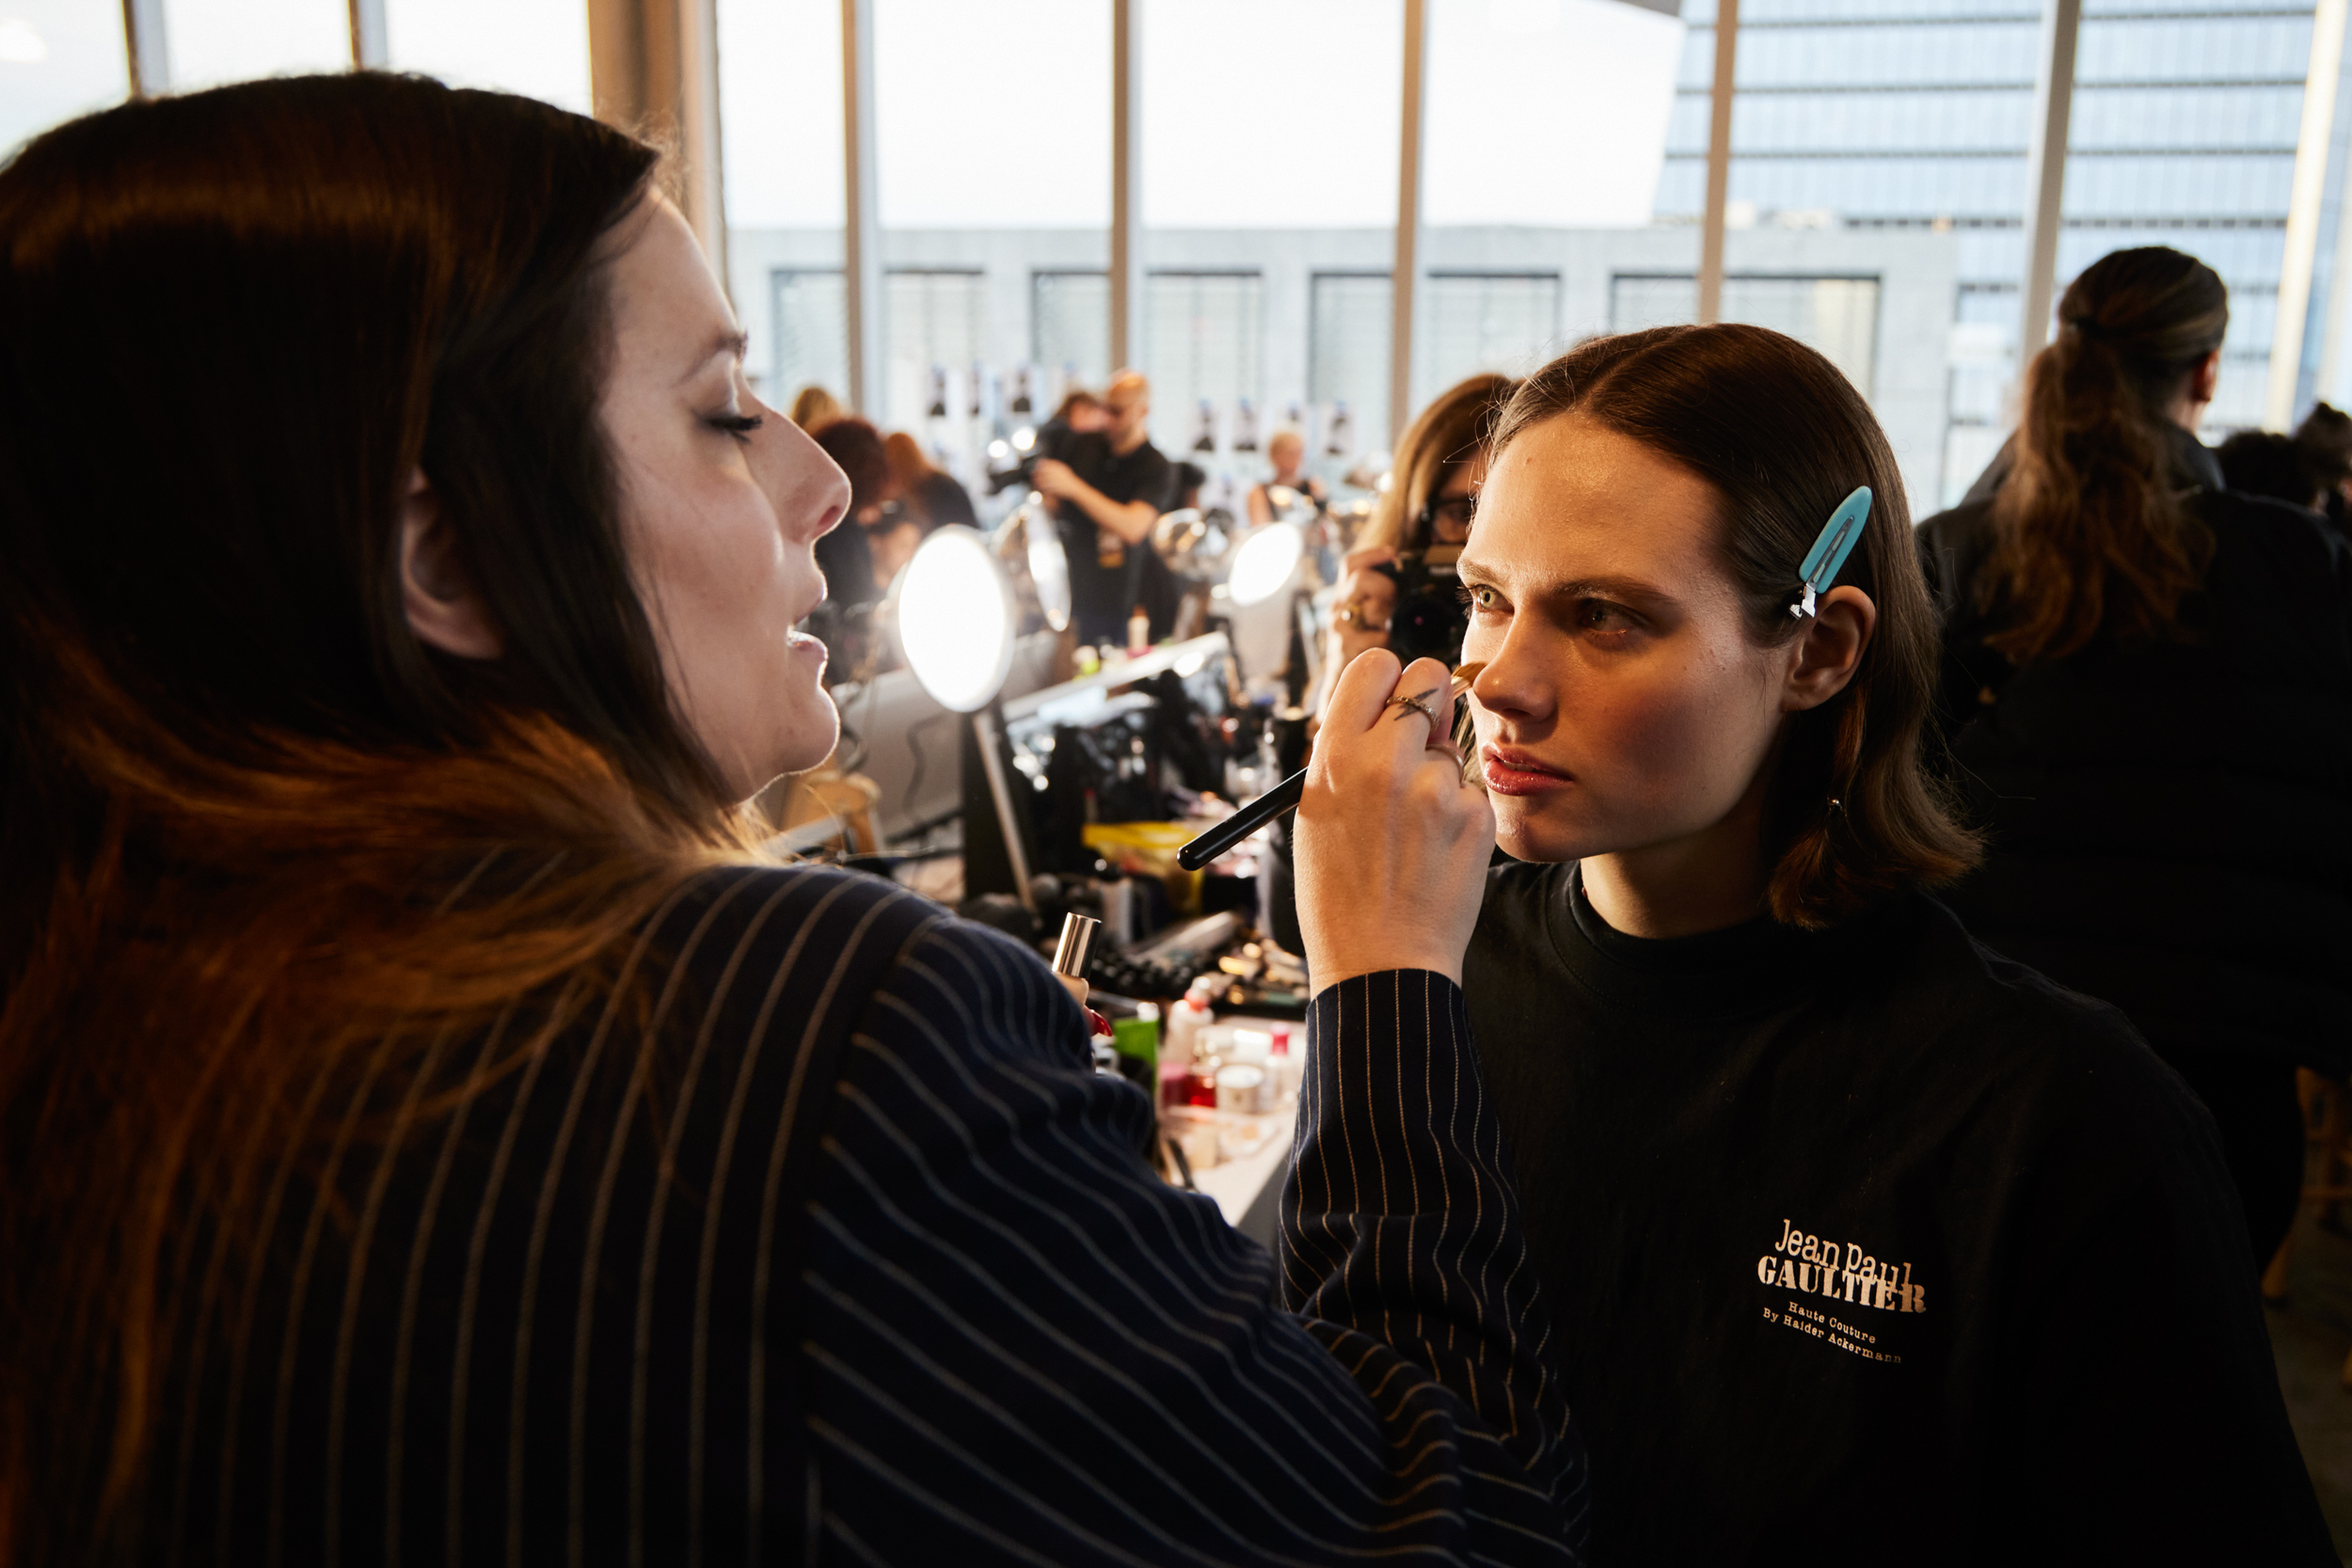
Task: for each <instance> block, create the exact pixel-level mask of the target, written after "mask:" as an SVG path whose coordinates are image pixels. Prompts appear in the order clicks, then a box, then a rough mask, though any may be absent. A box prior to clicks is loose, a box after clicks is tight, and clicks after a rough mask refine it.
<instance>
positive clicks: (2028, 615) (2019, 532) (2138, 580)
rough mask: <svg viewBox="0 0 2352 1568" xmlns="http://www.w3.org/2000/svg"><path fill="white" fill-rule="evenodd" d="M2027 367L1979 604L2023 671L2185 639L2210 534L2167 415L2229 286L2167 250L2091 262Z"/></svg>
mask: <svg viewBox="0 0 2352 1568" xmlns="http://www.w3.org/2000/svg"><path fill="white" fill-rule="evenodd" d="M2229 326H2230V293H2229V291H2228V290H2227V289H2226V288H2224V287H2223V286H2222V283H2221V278H2220V277H2219V275H2217V273H2215V271H2214V270H2213V269H2212V268H2211V267H2209V266H2207V265H2205V264H2204V263H2203V262H2202V261H2198V260H2197V259H2196V258H2195V257H2193V256H2186V255H2184V254H2182V253H2181V252H2180V251H2177V250H2173V249H2170V248H2169V247H2167V246H2164V245H2144V246H2140V247H2138V248H2137V249H2132V250H2118V251H2113V252H2110V253H2109V254H2107V255H2106V256H2103V257H2101V258H2100V259H2099V260H2098V261H2094V262H2092V263H2091V265H2090V267H2089V268H2087V269H2086V270H2085V271H2084V273H2083V275H2082V276H2081V277H2077V278H2075V279H2074V282H2073V283H2072V284H2071V285H2069V286H2068V288H2067V291H2066V294H2065V297H2064V298H2062V299H2060V300H2059V301H2058V336H2057V338H2056V339H2054V340H2053V341H2051V342H2050V344H2049V345H2048V346H2047V347H2045V348H2043V349H2042V352H2041V353H2039V354H2037V355H2035V356H2034V357H2033V363H2032V364H2031V365H2030V366H2028V367H2027V369H2026V393H2025V406H2024V409H2023V413H2022V417H2021V418H2020V420H2019V421H2018V426H2017V444H2016V462H2015V467H2013V468H2012V469H2011V470H2010V475H2009V477H2008V478H2007V479H2006V480H2004V481H2003V482H2002V484H2001V488H2000V490H1999V491H1998V492H1997V493H1996V494H1995V496H1994V501H1993V548H1992V551H1991V553H1990V554H1989V555H1988V557H1987V559H1986V570H1985V572H1984V573H1983V575H1982V576H1981V577H1980V578H1979V581H1978V590H1977V591H1978V603H1979V608H1980V609H1983V610H1986V611H1988V612H1989V619H1991V620H1992V621H1993V622H1994V630H1993V631H1992V632H1991V633H1990V634H1989V635H1987V636H1986V638H1985V642H1986V644H1987V645H1988V646H1990V647H1993V648H1994V649H1996V650H1998V651H1999V652H2001V653H2003V654H2006V655H2008V656H2009V657H2010V660H2011V661H2012V662H2014V663H2018V664H2027V663H2031V662H2033V661H2035V660H2037V659H2053V658H2063V657H2066V656H2067V655H2068V654H2071V653H2074V652H2075V651H2077V650H2078V649H2080V648H2082V647H2084V646H2085V645H2087V644H2088V643H2089V642H2090V641H2091V640H2092V639H2093V638H2096V637H2100V636H2106V637H2108V638H2111V639H2113V640H2115V641H2163V640H2170V639H2175V638H2178V637H2179V636H2180V635H2182V628H2181V623H2180V614H2181V605H2182V601H2183V600H2185V599H2186V598H2187V597H2188V596H2189V595H2190V594H2194V593H2196V592H2197V591H2198V590H2199V589H2200V588H2201V587H2202V586H2203V583H2204V578H2205V567H2206V565H2207V564H2208V563H2209V562H2211V561H2212V559H2213V536H2212V534H2211V532H2210V531H2208V530H2207V529H2206V527H2205V525H2204V524H2203V523H2201V522H2200V521H2199V520H2198V519H2197V518H2196V517H2195V516H2194V515H2191V514H2190V513H2189V511H2188V509H2187V508H2186V507H2185V506H2183V505H2182V504H2181V501H2182V498H2181V495H2180V493H2179V491H2178V490H2177V488H2176V486H2177V485H2178V484H2179V483H2180V481H2179V479H2178V477H2177V476H2176V475H2175V474H2174V472H2173V463H2172V455H2171V446H2170V442H2171V437H2170V436H2168V435H2167V434H2166V427H2167V426H2168V425H2169V424H2170V423H2171V416H2170V413H2169V407H2170V404H2172V403H2173V401H2174V400H2175V399H2177V398H2178V397H2179V396H2180V395H2181V389H2182V386H2183V384H2184V383H2185V381H2186V379H2187V377H2188V375H2189V372H2192V371H2194V370H2195V369H2196V368H2197V366H2198V365H2199V364H2200V363H2201V362H2202V361H2203V360H2204V359H2205V357H2206V356H2209V355H2211V354H2212V353H2213V352H2214V351H2215V350H2217V349H2218V348H2219V347H2220V346H2221V340H2222V337H2223V335H2224V334H2225V333H2227V332H2228V330H2229Z"/></svg>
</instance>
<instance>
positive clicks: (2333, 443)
mask: <svg viewBox="0 0 2352 1568" xmlns="http://www.w3.org/2000/svg"><path fill="white" fill-rule="evenodd" d="M2295 447H2296V451H2298V452H2300V453H2301V454H2302V457H2303V462H2304V464H2305V466H2306V467H2309V468H2310V469H2311V471H2312V478H2314V479H2316V480H2317V481H2318V482H2319V484H2320V487H2321V491H2322V496H2321V499H2322V502H2323V506H2322V510H2323V511H2325V512H2326V513H2327V514H2328V521H2329V522H2330V523H2332V524H2334V525H2335V530H2336V532H2337V534H2338V535H2339V536H2343V537H2347V538H2352V524H2348V523H2347V521H2346V509H2347V506H2352V414H2346V413H2345V412H2344V410H2343V409H2341V408H2336V407H2333V406H2331V405H2329V404H2325V403H2322V404H2314V405H2313V406H2312V411H2311V412H2310V413H2309V414H2307V415H2305V416H2304V417H2303V422H2302V423H2301V424H2299V425H2297V426H2296V429H2295Z"/></svg>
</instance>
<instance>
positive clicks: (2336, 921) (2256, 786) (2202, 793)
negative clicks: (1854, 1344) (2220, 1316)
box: [1919, 246, 2352, 1267]
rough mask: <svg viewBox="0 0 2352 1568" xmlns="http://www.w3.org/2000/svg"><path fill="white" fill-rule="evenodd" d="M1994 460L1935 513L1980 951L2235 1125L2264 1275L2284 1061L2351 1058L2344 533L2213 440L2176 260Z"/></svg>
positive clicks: (2162, 267)
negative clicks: (2266, 491)
mask: <svg viewBox="0 0 2352 1568" xmlns="http://www.w3.org/2000/svg"><path fill="white" fill-rule="evenodd" d="M2228 325H2229V297H2228V293H2227V291H2225V290H2224V288H2223V287H2222V283H2221V279H2220V278H2219V277H2217V276H2215V274H2214V272H2213V269H2211V268H2210V267H2207V266H2206V265H2204V264H2203V263H2202V262H2201V261H2196V260H2195V259H2194V258H2192V257H2189V256H2185V255H2184V254H2182V253H2181V252H2179V251H2176V250H2170V249H2167V248H2164V247H2162V246H2148V247H2143V248H2139V249H2132V250H2119V251H2116V252H2114V253H2113V254H2111V255H2108V256H2106V257H2104V258H2102V259H2101V260H2100V261H2098V262H2096V263H2095V264H2093V265H2092V266H2091V267H2090V268H2089V269H2088V270H2087V271H2085V272H2084V273H2083V275H2082V276H2081V277H2078V278H2076V279H2075V280H2074V284H2073V285H2072V286H2071V287H2070V288H2068V289H2067V291H2066V293H2065V296H2064V298H2063V299H2062V300H2061V302H2060V303H2059V306H2058V337H2057V339H2056V341H2053V342H2052V343H2051V344H2050V345H2049V346H2048V347H2046V348H2044V349H2043V350H2042V352H2041V353H2040V354H2039V355H2037V356H2035V358H2034V360H2033V363H2032V365H2031V367H2030V368H2029V369H2028V371H2027V372H2026V392H2025V406H2024V414H2023V419H2022V420H2021V421H2020V425H2019V429H2018V432H2017V436H2016V438H2015V440H2014V441H2013V442H2012V443H2011V449H2010V461H2009V463H2008V464H2007V466H2006V467H2005V468H2004V469H2003V470H2002V471H2000V472H1998V473H1996V474H1994V475H1991V476H1988V478H1989V479H1990V480H1992V481H1993V482H1994V483H1990V484H1988V485H1987V486H1986V487H1985V488H1986V489H1987V491H1988V493H1987V494H1985V495H1983V496H1981V497H1979V498H1978V499H1972V500H1970V501H1968V502H1966V503H1964V504H1963V505H1962V506H1960V507H1958V508H1956V509H1954V510H1952V511H1950V512H1947V513H1945V514H1943V515H1940V516H1937V517H1932V518H1930V519H1929V520H1928V521H1927V522H1926V523H1925V524H1923V525H1922V526H1921V528H1920V531H1919V533H1920V546H1921V550H1922V556H1923V561H1924V563H1925V565H1926V567H1927V571H1928V576H1929V578H1930V579H1931V581H1932V582H1934V583H1936V585H1937V586H1938V588H1939V590H1940V593H1941V596H1942V598H1943V601H1944V606H1945V612H1946V618H1947V620H1946V627H1945V638H1944V661H1943V676H1942V679H1941V682H1940V688H1941V698H1940V706H1941V712H1942V718H1943V721H1944V722H1945V725H1946V728H1947V733H1948V734H1949V736H1950V740H1951V748H1952V756H1953V759H1954V762H1955V765H1956V767H1955V772H1956V777H1957V780H1958V781H1959V783H1960V784H1961V785H1962V786H1963V788H1964V789H1965V790H1966V791H1967V792H1968V794H1969V795H1970V797H1971V798H1972V801H1973V811H1974V819H1975V820H1976V822H1977V823H1979V825H1981V826H1982V827H1983V828H1984V829H1985V830H1986V831H1987V834H1988V848H1987V854H1986V857H1985V860H1984V863H1983V864H1982V865H1981V866H1980V867H1979V869H1978V870H1977V871H1976V872H1975V873H1974V874H1972V875H1971V876H1970V877H1968V878H1967V879H1964V880H1963V881H1962V882H1961V883H1960V884H1958V885H1957V886H1956V887H1954V888H1953V889H1952V890H1951V892H1950V894H1949V900H1950V903H1951V905H1952V907H1953V908H1954V910H1955V911H1958V912H1959V913H1960V915H1961V917H1962V918H1963V920H1965V921H1966V922H1967V923H1968V926H1969V927H1970V929H1971V930H1972V931H1973V932H1974V933H1975V934H1976V936H1977V937H1978V938H1979V940H1981V941H1983V942H1986V943H1988V944H1989V945H1991V946H1992V947H1994V948H1995V949H1997V950H1998V951H2000V952H2002V953H2005V954H2007V955H2009V956H2010V957H2011V958H2016V959H2018V960H2019V961H2021V962H2023V963H2026V964H2029V965H2031V966H2032V967H2034V968H2035V969H2038V970H2040V971H2042V973H2043V974H2048V975H2049V976H2050V977H2051V978H2053V979H2055V980H2057V981H2058V982H2059V983H2060V984H2062V985H2065V986H2069V987H2071V988H2073V989H2074V990H2079V991H2082V992H2085V993H2087V994H2089V995H2092V996H2096V997H2099V998H2101V999H2102V1000H2105V1001H2107V1002H2112V1003H2114V1004H2115V1005H2116V1006H2119V1007H2121V1008H2122V1010H2123V1012H2124V1013H2125V1014H2126V1015H2127V1016H2128V1017H2129V1018H2130V1019H2131V1021H2132V1022H2133V1023H2134V1024H2136V1025H2137V1027H2138V1029H2139V1031H2140V1033H2141V1034H2143V1035H2144V1036H2146V1037H2147V1038H2148V1040H2149V1042H2150V1043H2151V1044H2152V1045H2153V1046H2154V1048H2155V1050H2156V1051H2157V1053H2159V1054H2160V1055H2162V1056H2163V1057H2164V1058H2165V1059H2166V1060H2167V1061H2168V1062H2169V1063H2170V1064H2171V1066H2172V1067H2173V1068H2174V1069H2176V1070H2177V1071H2178V1072H2179V1073H2180V1074H2181V1076H2182V1077H2183V1078H2185V1080H2186V1081H2187V1082H2188V1084H2189V1085H2190V1086H2191V1087H2192V1088H2194V1089H2195V1090H2196V1091H2197V1094H2198V1096H2199V1098H2200V1099H2201V1100H2202V1101H2204V1102H2205V1105H2206V1106H2207V1108H2208V1109H2210V1110H2211V1111H2212V1112H2213V1115H2214V1117H2215V1120H2216V1122H2217V1125H2218V1127H2219V1130H2220V1133H2221V1140H2222V1146H2223V1150H2224V1153H2225V1155H2226V1156H2227V1158H2228V1161H2229V1165H2230V1170H2231V1174H2232V1176H2233V1178H2234V1180H2235V1181H2236V1185H2237V1190H2238V1196H2239V1199H2240V1201H2241V1203H2242V1204H2243V1207H2244V1212H2245V1218H2246V1227H2247V1232H2248V1237H2249V1242H2250V1243H2251V1245H2250V1248H2249V1252H2250V1258H2251V1261H2252V1262H2253V1264H2254V1265H2255V1266H2256V1267H2259V1266H2260V1265H2261V1264H2262V1263H2264V1262H2265V1261H2266V1260H2267V1259H2269V1258H2270V1257H2271V1255H2272V1254H2273V1252H2275V1251H2276V1250H2277V1248H2278V1246H2279V1243H2280V1241H2281V1240H2283V1239H2284V1237H2285V1235H2286V1232H2287V1229H2288V1227H2289V1225H2290V1224H2291V1223H2292V1221H2293V1219H2294V1214H2295V1205H2296V1196H2297V1193H2298V1190H2299V1187H2300V1183H2301V1180H2302V1149H2303V1133H2302V1123H2301V1120H2300V1116H2299V1112H2298V1109H2297V1106H2296V1097H2295V1069H2296V1066H2297V1065H2302V1066H2306V1067H2310V1068H2312V1069H2317V1070H2320V1071H2323V1072H2326V1073H2328V1074H2330V1075H2332V1076H2337V1077H2341V1076H2342V1075H2343V1074H2344V1071H2345V1069H2346V1068H2347V1066H2352V964H2347V963H2346V961H2345V955H2346V953H2347V952H2352V840H2348V839H2347V838H2346V836H2345V833H2344V822H2345V820H2346V817H2347V815H2348V814H2352V768H2347V746H2348V745H2352V627H2347V620H2346V610H2345V607H2346V604H2347V593H2346V580H2347V579H2346V560H2345V555H2344V550H2343V548H2342V546H2341V543H2340V541H2339V540H2338V539H2336V538H2335V537H2333V536H2332V535H2331V534H2330V532H2329V531H2328V529H2327V527H2326V525H2325V524H2324V523H2323V522H2322V521H2321V520H2320V519H2319V518H2318V517H2316V516H2315V515H2313V514H2312V513H2311V512H2310V511H2308V510H2306V509H2303V508H2300V507H2296V506H2290V505H2287V504H2285V503H2283V502H2280V501H2275V500H2268V499H2260V498H2257V497H2253V496H2247V495H2240V494H2234V493H2232V492H2230V491H2228V490H2226V489H2225V488H2224V484H2223V481H2222V475H2221V470H2220V467H2219V466H2218V465H2217V462H2216V461H2215V458H2214V454H2213V453H2212V452H2210V451H2207V450H2206V449H2205V448H2204V447H2203V446H2202V445H2201V443H2200V442H2199V441H2198V439H2197V436H2196V434H2195V433H2196V430H2197V427H2198V425H2199V423H2200V421H2201V418H2202V416H2203V413H2204V410H2205V408H2206V406H2207V404H2209V403H2210V402H2211V401H2212V399H2213V396H2214V388H2215V383H2216V380H2217V376H2218V374H2219V369H2220V363H2221V342H2222V336H2223V333H2224V331H2225V330H2226V328H2227V327H2228Z"/></svg>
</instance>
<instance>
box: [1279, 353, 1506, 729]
mask: <svg viewBox="0 0 2352 1568" xmlns="http://www.w3.org/2000/svg"><path fill="white" fill-rule="evenodd" d="M1511 387H1512V383H1511V378H1510V377H1508V376H1503V375H1492V374H1486V375H1474V376H1471V377H1470V379H1469V380H1467V381H1464V382H1462V383H1460V384H1458V385H1456V386H1454V387H1452V388H1448V389H1447V390H1446V391H1444V392H1443V393H1441V394H1439V395H1438V398H1437V400H1436V401H1435V402H1433V403H1431V404H1429V406H1428V407H1426V408H1424V409H1422V411H1421V416H1420V418H1418V419H1416V420H1414V421H1413V422H1412V425H1411V426H1410V427H1409V428H1408V429H1407V430H1406V432H1405V438H1404V439H1403V440H1402V441H1400V442H1398V443H1397V448H1396V462H1395V466H1394V467H1393V468H1392V470H1391V471H1392V473H1393V474H1394V476H1395V477H1394V478H1393V480H1392V481H1391V483H1390V485H1389V488H1388V489H1387V490H1385V491H1383V492H1382V493H1381V496H1380V500H1379V503H1378V505H1377V506H1376V507H1375V510H1374V512H1373V514H1372V520H1371V521H1370V522H1369V523H1367V524H1365V526H1364V531H1363V533H1362V534H1361V535H1360V536H1359V538H1358V539H1357V541H1356V547H1355V548H1353V549H1351V550H1350V551H1348V553H1347V560H1346V562H1345V564H1344V565H1343V568H1342V572H1343V576H1342V578H1341V582H1340V596H1339V605H1338V608H1337V610H1335V611H1334V613H1333V615H1332V618H1331V627H1330V630H1329V631H1327V633H1326V634H1325V640H1326V641H1325V649H1326V652H1325V656H1324V672H1325V673H1324V689H1325V690H1326V691H1328V690H1329V689H1330V688H1331V684H1332V683H1333V682H1334V681H1336V680H1337V679H1338V678H1339V673H1340V671H1341V670H1343V669H1344V668H1345V667H1346V666H1347V663H1348V661H1349V660H1351V659H1353V658H1354V657H1356V656H1357V655H1358V654H1360V653H1362V652H1363V651H1364V650H1365V649H1367V648H1385V647H1388V646H1389V642H1390V640H1389V618H1390V616H1391V614H1392V613H1393V612H1394V610H1395V609H1396V603H1397V586H1398V577H1399V573H1398V569H1397V568H1398V562H1399V560H1400V558H1401V557H1408V556H1412V557H1424V558H1425V557H1426V556H1427V555H1428V554H1429V552H1430V551H1431V550H1432V549H1433V548H1436V549H1438V550H1439V551H1440V552H1454V551H1458V550H1459V549H1460V548H1461V546H1462V543H1463V541H1465V540H1467V539H1468V538H1469V537H1470V515H1471V513H1472V512H1473V510H1474V509H1475V508H1476V506H1477V503H1478V487H1479V485H1480V484H1481V483H1484V481H1485V480H1486V431H1487V427H1488V426H1490V425H1491V424H1492V423H1493V422H1494V419H1495V415H1496V414H1497V413H1498V412H1499V411H1500V410H1501V409H1502V404H1503V403H1504V401H1505V400H1506V399H1508V398H1509V397H1510V395H1511ZM1447 606H1448V619H1449V620H1451V619H1452V618H1453V612H1452V610H1451V599H1450V597H1449V599H1448V600H1447ZM1455 645H1456V646H1458V639H1457V640H1455ZM1316 707H1317V709H1318V710H1320V708H1321V707H1322V704H1321V703H1320V702H1318V703H1317V704H1316Z"/></svg>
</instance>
